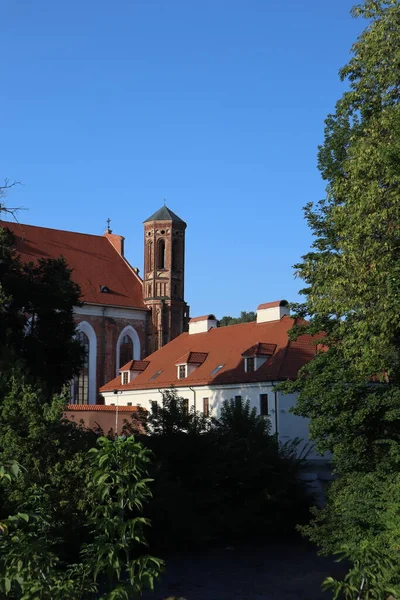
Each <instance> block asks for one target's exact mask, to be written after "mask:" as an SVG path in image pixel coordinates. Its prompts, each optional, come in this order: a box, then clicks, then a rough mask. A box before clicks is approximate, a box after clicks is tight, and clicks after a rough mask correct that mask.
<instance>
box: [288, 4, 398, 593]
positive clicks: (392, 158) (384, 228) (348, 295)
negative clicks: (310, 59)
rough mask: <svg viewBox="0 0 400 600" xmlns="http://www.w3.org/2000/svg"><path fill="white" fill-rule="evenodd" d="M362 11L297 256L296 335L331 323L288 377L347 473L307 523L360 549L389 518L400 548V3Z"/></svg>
mask: <svg viewBox="0 0 400 600" xmlns="http://www.w3.org/2000/svg"><path fill="white" fill-rule="evenodd" d="M353 15H354V16H357V17H364V18H366V19H368V25H367V27H366V29H365V30H364V32H363V33H362V34H361V35H360V37H359V38H358V40H357V41H356V43H355V44H354V45H353V48H352V53H353V54H352V58H351V60H350V61H349V63H348V64H347V65H346V66H345V67H344V68H343V69H342V70H341V72H340V75H341V78H342V79H347V80H348V82H349V89H348V90H347V91H346V92H345V93H344V94H343V96H342V97H341V98H340V99H339V101H338V102H337V104H336V108H335V113H334V114H332V115H329V116H328V118H327V120H326V127H325V141H324V144H323V146H322V147H321V148H320V150H319V157H318V159H319V160H318V164H319V168H320V170H321V173H322V177H323V178H324V179H325V180H326V181H327V188H326V197H325V199H324V200H321V201H320V202H318V203H317V204H312V203H310V204H309V205H307V207H306V209H305V216H306V219H307V221H308V224H309V226H310V228H311V230H312V232H313V234H314V236H315V241H314V243H313V246H312V249H311V251H310V252H309V253H308V254H306V255H305V256H304V257H303V260H302V262H301V263H299V264H298V265H296V267H295V268H296V271H297V274H298V275H299V276H300V277H301V278H302V279H303V280H304V281H305V282H306V287H305V288H304V289H303V290H302V294H304V296H305V302H304V303H303V304H301V305H297V306H296V307H295V309H296V310H297V314H298V316H299V317H305V316H308V317H309V323H308V324H305V323H304V322H302V323H301V324H300V325H299V326H298V327H297V330H296V331H295V332H294V335H297V334H299V333H300V332H302V331H304V329H307V331H308V332H309V333H312V334H319V335H320V332H321V331H324V332H325V337H324V339H323V346H324V347H323V348H321V349H322V350H324V351H322V352H320V353H318V354H317V356H316V358H315V359H314V360H313V361H311V363H309V364H308V365H307V366H305V367H304V368H303V369H302V370H301V371H300V373H299V375H298V378H297V380H296V381H295V382H293V383H288V384H285V386H284V389H285V390H287V391H292V392H293V391H298V392H299V400H298V405H297V408H296V410H295V412H296V414H298V415H301V416H306V417H310V418H311V426H310V431H311V435H312V437H313V438H314V440H315V441H316V442H317V447H318V448H319V450H321V451H326V450H328V451H331V452H333V462H334V467H335V469H336V471H337V473H339V474H340V476H341V479H340V480H339V481H337V482H336V483H335V484H333V486H332V488H331V490H330V494H329V499H328V503H327V506H326V508H325V509H324V510H323V511H322V512H320V513H316V517H315V520H314V522H313V523H312V524H311V526H310V527H308V528H306V529H305V531H306V533H307V534H308V535H309V536H310V537H312V539H313V540H314V541H317V543H319V544H320V546H321V547H322V548H323V549H324V550H326V551H332V550H335V551H340V550H341V549H342V548H343V547H344V546H346V548H347V550H346V551H347V552H348V555H349V556H350V557H351V556H353V557H354V559H356V557H359V553H358V548H359V544H360V543H361V542H362V541H363V540H366V539H369V538H370V537H372V536H373V535H374V532H375V534H376V531H377V528H378V529H379V531H380V535H379V536H378V537H379V538H380V539H382V540H383V539H384V540H385V544H386V547H384V546H383V545H382V546H380V547H379V548H378V551H382V552H387V553H389V554H391V555H392V557H393V553H394V555H396V548H398V547H399V545H400V537H399V530H398V526H395V527H393V520H392V521H391V524H390V529H389V530H386V527H388V525H389V521H388V518H387V516H388V514H391V513H392V510H393V508H392V501H393V500H392V498H393V496H388V495H387V494H386V489H387V488H386V486H385V485H382V483H383V481H386V477H388V476H391V474H393V473H398V472H399V470H400V385H399V384H400V360H399V350H400V320H399V314H400V283H399V281H400V279H399V275H400V243H399V242H400V186H399V184H400V167H399V165H400V141H399V140H400V106H399V99H400V72H399V69H398V65H399V61H400V3H399V1H398V0H387V1H383V0H374V1H372V0H366V1H365V2H364V3H363V4H361V5H358V6H356V7H354V9H353ZM319 341H320V343H321V341H322V340H321V339H320V338H319ZM365 486H369V487H365ZM371 486H372V488H371ZM362 490H363V492H362ZM392 492H393V489H392ZM362 493H364V495H365V501H363V502H362V503H360V504H359V507H358V510H356V507H355V503H354V501H355V498H356V497H357V494H362ZM358 498H360V496H358ZM377 521H378V522H377ZM350 524H352V526H350ZM381 534H382V535H381ZM357 560H358V558H357ZM397 562H398V559H397ZM354 593H355V594H356V592H354ZM362 593H363V594H364V595H361V596H360V597H362V598H364V597H375V596H367V595H366V594H367V593H373V592H372V591H371V590H367V589H366V588H364V590H363V592H362ZM337 597H339V596H337ZM346 597H353V596H346ZM356 597H357V596H356V595H354V598H356ZM376 597H380V596H376Z"/></svg>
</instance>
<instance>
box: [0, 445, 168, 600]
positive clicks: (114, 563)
mask: <svg viewBox="0 0 400 600" xmlns="http://www.w3.org/2000/svg"><path fill="white" fill-rule="evenodd" d="M88 459H89V462H90V465H89V469H88V470H87V471H86V478H87V479H86V482H87V484H88V485H87V489H86V495H87V496H88V498H89V499H90V509H89V510H88V511H87V512H86V520H85V523H84V526H85V527H86V528H87V529H88V530H89V534H90V539H89V542H88V543H87V544H86V545H84V546H83V548H82V550H81V556H80V561H79V562H78V563H75V564H68V563H67V562H66V561H65V560H64V557H63V556H62V554H61V555H60V546H59V540H58V538H57V536H56V535H55V528H54V520H55V519H56V515H55V513H54V510H53V509H54V503H52V502H51V501H49V500H50V496H49V495H48V493H47V492H48V490H46V489H45V488H43V487H40V486H33V487H32V489H31V495H30V496H29V498H28V499H27V501H26V502H25V504H24V505H23V508H24V509H25V510H26V512H24V513H18V514H16V515H13V516H11V517H9V518H8V519H7V521H6V524H5V527H3V529H2V538H1V537H0V573H1V575H2V577H1V578H0V590H1V592H2V593H3V594H4V597H6V598H11V599H15V600H16V599H17V598H20V599H22V600H30V599H32V598H37V599H38V600H39V599H40V600H64V598H70V599H71V600H83V599H85V600H88V599H90V598H93V599H94V598H100V599H101V600H117V599H121V600H129V598H132V597H135V598H136V597H138V596H139V595H140V593H141V592H142V590H143V588H144V587H150V588H151V589H152V588H153V585H154V580H155V579H156V578H157V577H158V575H159V573H160V570H161V568H162V561H160V560H158V559H156V558H154V557H152V556H149V555H143V552H142V550H141V547H142V546H143V545H145V543H146V540H145V536H144V527H146V526H147V525H148V521H147V520H146V519H144V518H143V516H142V512H143V506H144V504H145V503H146V502H147V501H148V499H149V497H150V491H149V489H148V485H147V484H148V482H149V480H148V479H147V478H146V470H147V465H148V462H149V457H148V451H146V450H145V449H144V448H143V447H142V446H141V445H140V444H138V443H136V442H135V440H134V438H133V437H131V438H118V439H117V440H108V439H107V438H100V439H99V440H98V448H93V449H92V450H91V451H90V452H89V453H88ZM99 592H100V594H101V595H99ZM2 597H3V596H2Z"/></svg>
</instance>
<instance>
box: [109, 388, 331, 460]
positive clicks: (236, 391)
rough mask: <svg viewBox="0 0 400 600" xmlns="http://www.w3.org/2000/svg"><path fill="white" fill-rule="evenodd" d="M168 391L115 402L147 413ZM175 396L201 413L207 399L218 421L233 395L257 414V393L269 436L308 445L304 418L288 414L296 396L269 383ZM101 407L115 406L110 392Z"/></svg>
mask: <svg viewBox="0 0 400 600" xmlns="http://www.w3.org/2000/svg"><path fill="white" fill-rule="evenodd" d="M165 389H168V388H160V389H158V388H155V389H149V390H127V391H124V392H123V393H122V394H119V398H118V400H119V403H120V404H121V405H126V404H127V403H128V402H132V405H133V406H135V405H139V406H142V407H143V408H146V409H148V410H150V409H151V403H152V402H153V401H157V402H158V403H161V402H162V392H163V391H164V390H165ZM175 389H176V392H177V394H178V396H181V397H182V398H187V399H188V400H189V406H190V407H191V406H194V407H195V408H196V409H197V410H200V411H202V410H203V398H208V399H209V406H210V414H211V415H212V416H213V417H216V418H218V417H219V415H220V412H221V406H222V403H223V401H224V400H229V399H231V398H234V397H235V396H241V397H242V398H243V400H244V401H246V400H250V406H251V408H253V407H255V408H256V409H257V413H259V412H260V394H268V410H269V418H270V421H271V433H272V434H275V433H276V431H278V437H279V440H280V441H281V442H282V443H284V442H286V441H288V440H290V439H294V438H300V439H301V440H302V443H301V444H300V449H302V448H303V447H304V446H305V445H306V444H309V433H308V419H305V418H303V417H297V416H296V415H293V414H292V413H291V412H290V408H291V407H292V406H294V405H295V403H296V394H285V395H284V394H282V393H281V392H276V393H275V392H274V390H273V383H272V382H265V383H252V384H246V385H244V384H243V385H240V384H239V385H225V386H222V385H220V386H216V385H215V386H196V387H193V388H192V389H191V388H190V387H178V388H175ZM103 396H104V401H105V404H115V395H114V394H113V393H112V392H106V393H103ZM309 459H311V460H321V459H323V460H326V457H322V456H321V455H319V454H317V453H316V452H315V451H312V452H311V453H310V454H309Z"/></svg>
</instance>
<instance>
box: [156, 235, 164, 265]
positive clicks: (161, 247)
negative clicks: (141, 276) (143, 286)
mask: <svg viewBox="0 0 400 600" xmlns="http://www.w3.org/2000/svg"><path fill="white" fill-rule="evenodd" d="M157 262H158V265H157V268H158V269H165V240H159V241H158V261H157Z"/></svg>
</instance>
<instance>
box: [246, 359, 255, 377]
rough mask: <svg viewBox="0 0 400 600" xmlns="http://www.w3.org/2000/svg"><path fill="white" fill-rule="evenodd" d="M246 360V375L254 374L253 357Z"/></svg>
mask: <svg viewBox="0 0 400 600" xmlns="http://www.w3.org/2000/svg"><path fill="white" fill-rule="evenodd" d="M246 360H247V366H246V371H247V373H254V371H255V364H254V363H255V361H254V356H250V357H249V358H247V359H246Z"/></svg>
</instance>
